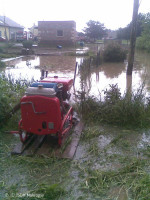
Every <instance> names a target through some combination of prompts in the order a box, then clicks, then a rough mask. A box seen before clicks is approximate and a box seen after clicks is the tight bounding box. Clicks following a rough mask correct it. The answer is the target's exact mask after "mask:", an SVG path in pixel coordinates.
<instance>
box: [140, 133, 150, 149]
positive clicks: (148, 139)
mask: <svg viewBox="0 0 150 200" xmlns="http://www.w3.org/2000/svg"><path fill="white" fill-rule="evenodd" d="M148 146H150V133H143V134H142V136H141V139H140V142H139V143H138V145H137V148H138V149H144V148H145V147H148Z"/></svg>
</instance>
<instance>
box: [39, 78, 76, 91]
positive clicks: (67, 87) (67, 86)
mask: <svg viewBox="0 0 150 200" xmlns="http://www.w3.org/2000/svg"><path fill="white" fill-rule="evenodd" d="M40 82H50V83H62V84H63V92H65V93H66V92H67V91H69V90H70V89H71V87H72V84H73V79H69V78H65V77H61V78H60V77H58V76H54V77H47V78H44V79H43V80H41V81H40Z"/></svg>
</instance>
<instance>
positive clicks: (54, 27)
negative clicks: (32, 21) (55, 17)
mask: <svg viewBox="0 0 150 200" xmlns="http://www.w3.org/2000/svg"><path fill="white" fill-rule="evenodd" d="M38 33H39V39H40V44H44V45H46V44H48V45H52V46H56V45H62V46H71V45H74V44H75V41H76V23H75V22H74V21H39V22H38Z"/></svg>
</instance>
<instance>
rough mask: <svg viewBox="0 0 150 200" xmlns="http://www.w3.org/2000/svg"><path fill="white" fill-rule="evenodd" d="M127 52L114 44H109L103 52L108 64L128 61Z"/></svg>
mask: <svg viewBox="0 0 150 200" xmlns="http://www.w3.org/2000/svg"><path fill="white" fill-rule="evenodd" d="M126 55H127V52H126V50H124V49H123V48H122V47H121V46H120V45H119V44H117V43H115V42H112V43H110V44H108V45H107V46H106V47H105V49H104V52H103V59H104V61H106V62H121V61H124V60H125V59H126Z"/></svg>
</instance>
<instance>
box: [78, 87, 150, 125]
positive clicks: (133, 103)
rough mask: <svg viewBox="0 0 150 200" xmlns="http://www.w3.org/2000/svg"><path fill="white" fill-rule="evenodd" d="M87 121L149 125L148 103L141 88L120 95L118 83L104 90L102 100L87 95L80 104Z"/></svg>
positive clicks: (149, 108)
mask: <svg viewBox="0 0 150 200" xmlns="http://www.w3.org/2000/svg"><path fill="white" fill-rule="evenodd" d="M80 106H81V110H82V115H83V118H84V120H85V121H87V122H96V123H97V122H98V123H99V122H102V123H107V124H113V125H118V126H122V127H129V128H130V127H136V128H146V127H149V126H150V103H149V100H148V99H146V98H145V95H144V93H143V88H141V89H139V90H137V91H136V92H135V93H130V92H127V93H125V94H124V95H123V96H122V95H121V92H120V89H119V88H118V85H117V84H116V85H110V89H109V90H107V89H106V90H105V91H104V100H102V98H100V100H98V99H96V98H94V97H87V98H86V99H85V100H84V101H82V102H81V104H80Z"/></svg>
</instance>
